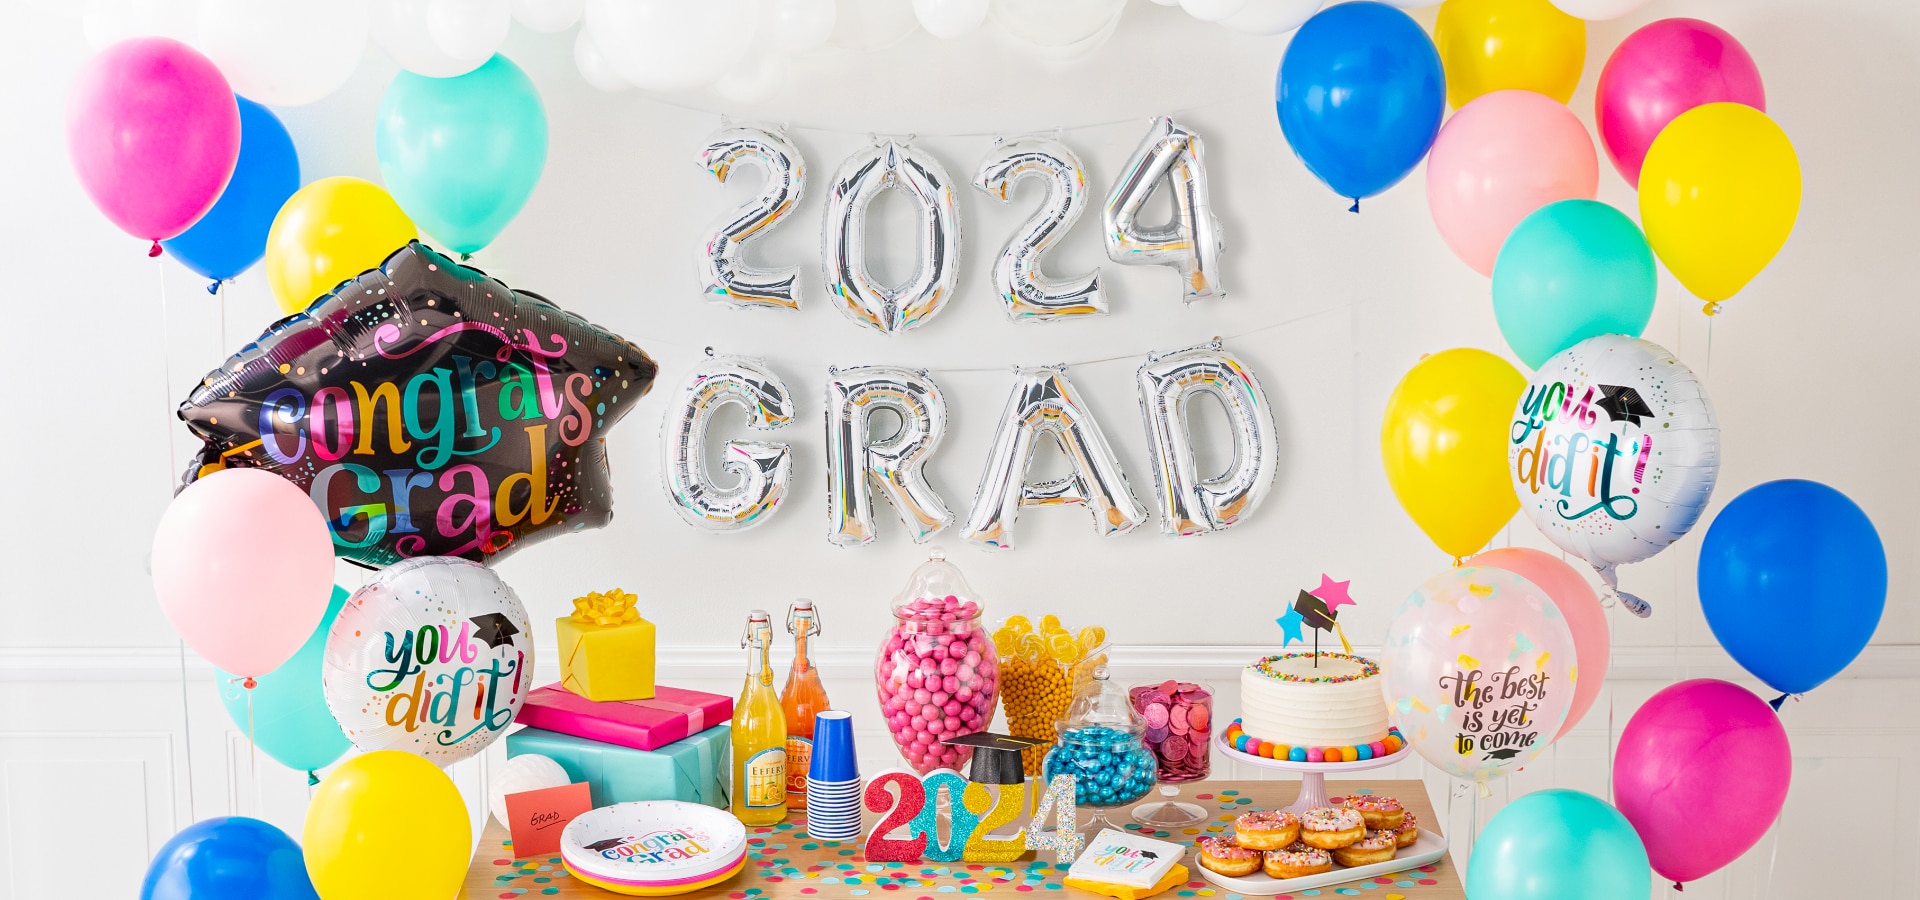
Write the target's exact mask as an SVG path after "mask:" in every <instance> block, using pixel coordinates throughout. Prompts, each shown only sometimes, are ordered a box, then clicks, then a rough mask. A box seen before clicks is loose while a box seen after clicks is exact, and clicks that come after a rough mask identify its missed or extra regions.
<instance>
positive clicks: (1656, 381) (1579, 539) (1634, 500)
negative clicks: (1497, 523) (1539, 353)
mask: <svg viewBox="0 0 1920 900" xmlns="http://www.w3.org/2000/svg"><path fill="white" fill-rule="evenodd" d="M1507 438H1508V441H1509V443H1508V449H1507V461H1508V474H1509V475H1511V476H1512V478H1513V488H1514V492H1515V493H1516V494H1518V495H1519V497H1520V508H1521V509H1522V510H1523V511H1525V512H1526V514H1527V517H1528V518H1530V519H1532V520H1533V524H1534V525H1535V526H1537V527H1538V528H1539V529H1540V531H1541V532H1542V533H1543V534H1545V535H1546V536H1547V538H1548V539H1549V540H1552V541H1553V543H1554V544H1555V546H1558V547H1559V548H1560V549H1562V550H1565V551H1567V552H1568V553H1571V554H1574V555H1575V556H1578V557H1580V558H1581V559H1584V560H1586V561H1587V562H1588V564H1590V565H1592V566H1593V567H1594V568H1595V569H1596V570H1598V571H1599V573H1600V575H1601V577H1602V578H1603V579H1605V580H1606V582H1607V585H1608V586H1609V587H1615V586H1616V580H1615V577H1614V571H1613V570H1614V567H1615V566H1620V565H1625V564H1627V563H1634V562H1639V561H1641V560H1643V559H1646V558H1648V557H1650V556H1652V555H1654V554H1656V553H1659V552H1660V551H1661V550H1664V549H1666V547H1667V545H1668V544H1671V543H1673V542H1674V541H1676V540H1679V539H1680V536H1681V535H1684V534H1686V533H1687V530H1688V529H1690V528H1692V527H1693V524H1694V523H1695V522H1696V521H1699V519H1700V513H1701V511H1702V510H1703V509H1705V508H1706V505H1707V498H1708V497H1710V496H1712V494H1713V484H1714V481H1715V479H1716V478H1718V476H1719V473H1720V427H1719V424H1718V421H1717V419H1716V418H1715V416H1714V412H1713V403H1712V402H1711V401H1710V400H1709V399H1708V398H1707V392H1706V388H1705V387H1704V386H1702V385H1701V384H1700V379H1698V378H1696V377H1694V374H1693V370H1691V369H1689V368H1687V366H1686V364H1685V363H1682V362H1680V360H1679V359H1677V358H1675V357H1674V355H1673V354H1672V353H1669V352H1667V350H1666V349H1665V348H1663V347H1661V346H1660V345H1658V344H1655V343H1653V342H1652V341H1647V340H1642V339H1640V338H1634V337H1627V336H1626V335H1620V334H1603V335H1600V336H1599V337H1592V338H1588V339H1586V340H1584V341H1581V342H1580V343H1578V344H1575V345H1573V346H1572V347H1568V348H1567V349H1565V350H1562V351H1560V352H1559V353H1557V354H1554V355H1553V356H1552V357H1551V358H1549V359H1548V360H1547V361H1546V362H1545V363H1543V364H1542V365H1541V366H1540V370H1539V371H1538V372H1535V373H1534V376H1533V378H1532V380H1531V381H1530V382H1529V383H1528V384H1527V390H1526V392H1525V393H1524V394H1522V395H1521V398H1520V404H1519V406H1518V407H1517V408H1515V410H1514V414H1513V422H1512V425H1511V429H1510V431H1509V433H1508V435H1507ZM1620 596H1621V599H1622V600H1623V601H1625V602H1626V603H1627V605H1628V607H1629V608H1631V609H1633V611H1634V612H1635V613H1636V614H1637V615H1642V616H1644V615H1646V606H1645V604H1644V603H1643V602H1642V601H1640V600H1639V599H1638V598H1635V597H1632V596H1630V595H1626V594H1622V595H1620Z"/></svg>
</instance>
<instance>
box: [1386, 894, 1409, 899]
mask: <svg viewBox="0 0 1920 900" xmlns="http://www.w3.org/2000/svg"><path fill="white" fill-rule="evenodd" d="M1387 900H1407V895H1405V894H1388V895H1387Z"/></svg>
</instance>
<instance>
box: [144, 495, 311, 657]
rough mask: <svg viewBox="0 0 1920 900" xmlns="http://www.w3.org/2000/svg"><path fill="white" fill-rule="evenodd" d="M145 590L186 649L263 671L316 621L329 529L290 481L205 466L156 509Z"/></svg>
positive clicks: (291, 651)
mask: <svg viewBox="0 0 1920 900" xmlns="http://www.w3.org/2000/svg"><path fill="white" fill-rule="evenodd" d="M153 589H154V592H155V593H157V594H159V595H160V609H161V610H162V611H164V612H165V613H166V614H167V621H169V622H172V623H173V629H174V630H175V631H178V632H179V633H180V637H181V639H183V640H185V641H186V642H187V646H189V647H192V648H193V649H194V652H196V653H199V654H200V655H201V656H204V657H206V658H207V659H208V661H210V662H212V663H213V664H214V665H216V666H219V667H220V668H222V669H225V670H227V671H229V672H232V673H234V674H235V675H244V676H249V677H251V676H255V675H264V674H266V673H268V672H271V671H273V670H274V669H275V668H276V667H278V666H279V665H280V664H281V663H283V662H286V661H287V659H288V658H290V657H292V656H293V654H294V652H295V651H297V650H299V649H300V645H301V644H304V643H306V641H307V638H308V637H309V636H311V635H312V634H313V630H314V629H315V628H316V627H318V626H319V624H320V617H321V615H323V614H325V612H326V610H327V601H328V599H329V598H330V597H331V595H332V593H333V537H332V535H331V534H330V533H329V532H328V529H327V522H326V519H324V518H322V516H321V514H320V510H319V508H318V507H315V506H314V505H313V501H312V500H311V499H308V497H307V493H306V492H305V491H303V490H301V489H300V488H298V487H296V486H294V484H293V482H290V481H288V480H286V479H284V478H281V477H280V476H278V475H275V474H273V473H272V472H266V471H262V470H259V469H225V470H222V471H219V472H214V473H213V474H211V475H207V476H205V477H203V478H201V479H200V480H198V481H195V482H194V483H193V484H190V485H188V486H187V489H186V490H184V491H181V492H180V494H179V496H176V497H174V498H173V503H172V504H170V505H169V506H168V507H167V511H166V513H165V514H164V515H162V516H161V517H160V527H159V528H158V529H156V530H155V531H154V535H153Z"/></svg>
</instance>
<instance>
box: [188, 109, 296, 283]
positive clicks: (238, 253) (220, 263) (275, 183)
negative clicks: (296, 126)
mask: <svg viewBox="0 0 1920 900" xmlns="http://www.w3.org/2000/svg"><path fill="white" fill-rule="evenodd" d="M234 99H235V100H237V101H239V103H240V158H239V160H238V161H237V162H235V163H234V165H233V177H232V178H230V179H228V180H227V187H226V190H224V191H221V192H220V199H219V200H218V201H216V202H215V203H214V204H213V208H212V209H209V210H207V214H206V215H203V216H201V217H200V220H199V221H198V222H195V223H193V227H192V228H189V229H187V230H186V231H184V232H182V233H181V234H180V235H178V236H177V237H174V238H172V239H171V240H165V241H161V242H160V246H162V247H164V248H166V251H167V252H168V253H171V254H173V258H175V259H177V260H179V261H180V262H181V263H182V264H184V265H185V266H186V267H187V268H189V269H192V270H193V271H195V272H198V273H199V274H201V275H203V276H205V277H207V278H211V279H213V280H214V281H215V282H216V285H215V286H217V283H218V282H222V281H228V280H230V279H232V278H233V277H234V276H235V275H238V274H240V273H241V272H244V271H246V270H247V269H248V268H249V267H251V266H252V265H253V264H254V263H257V262H259V261H260V257H262V256H264V255H266V252H267V232H268V231H269V230H270V229H272V228H273V218H274V216H276V215H279V213H280V207H281V206H282V205H283V204H285V203H286V202H287V198H288V197H291V196H293V192H294V191H297V190H299V189H300V160H299V157H297V156H296V155H295V154H294V151H293V138H292V137H291V136H289V135H288V134H287V127H286V126H285V125H282V124H280V120H279V118H277V117H275V116H274V114H273V112H272V111H271V110H269V109H267V108H266V107H264V106H261V105H260V104H258V103H255V102H253V101H252V100H248V99H247V98H245V97H239V96H236V97H235V98H234ZM211 289H212V288H209V290H211Z"/></svg>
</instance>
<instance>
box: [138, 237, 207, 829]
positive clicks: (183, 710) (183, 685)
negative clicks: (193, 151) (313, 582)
mask: <svg viewBox="0 0 1920 900" xmlns="http://www.w3.org/2000/svg"><path fill="white" fill-rule="evenodd" d="M153 249H155V250H158V249H160V244H159V243H158V242H155V243H154V245H153ZM147 255H148V256H155V257H156V258H155V259H154V261H153V274H154V276H155V279H154V280H155V282H156V284H157V285H158V287H159V289H160V380H161V384H160V395H161V409H162V410H164V411H165V412H163V413H162V415H165V416H171V415H172V412H173V348H172V347H170V346H169V345H168V342H167V323H168V322H169V321H170V320H171V319H172V318H173V317H172V315H171V314H170V312H171V311H170V310H169V309H168V308H167V265H166V263H164V262H161V261H160V260H159V259H158V258H157V256H156V254H153V253H149V254H147ZM160 437H161V439H162V440H165V441H166V443H167V473H166V475H167V494H168V496H172V494H173V478H174V472H175V471H177V469H175V466H177V465H178V463H179V461H178V460H176V459H175V458H174V455H173V421H172V419H170V418H169V419H166V420H165V421H164V424H163V425H162V427H161V429H160ZM175 645H176V646H177V647H179V649H180V725H181V729H180V741H181V744H182V745H183V746H184V747H185V748H186V751H187V758H188V759H192V758H193V712H192V706H191V704H190V703H189V702H188V695H187V642H186V641H185V640H184V639H183V640H179V641H177V642H176V644H175ZM186 769H187V817H188V818H191V819H196V820H197V819H198V818H199V816H197V815H194V811H193V766H190V765H189V766H187V767H186Z"/></svg>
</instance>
